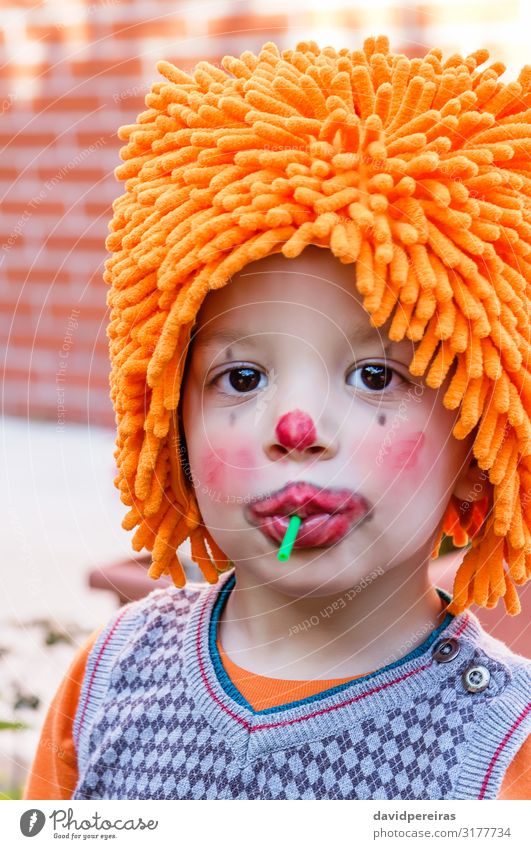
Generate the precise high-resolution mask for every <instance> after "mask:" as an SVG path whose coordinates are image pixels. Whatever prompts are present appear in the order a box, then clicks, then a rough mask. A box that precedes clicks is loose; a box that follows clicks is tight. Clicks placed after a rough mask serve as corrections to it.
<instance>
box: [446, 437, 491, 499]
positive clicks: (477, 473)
mask: <svg viewBox="0 0 531 849" xmlns="http://www.w3.org/2000/svg"><path fill="white" fill-rule="evenodd" d="M452 494H453V495H455V497H456V498H458V499H459V501H468V502H472V501H479V499H480V498H485V496H486V495H487V494H488V473H487V472H486V471H485V470H484V469H480V468H479V466H478V462H477V460H476V458H475V457H474V455H473V454H472V450H470V453H469V454H468V456H467V459H466V461H465V464H464V466H463V469H462V470H461V472H460V474H459V477H458V478H457V480H456V482H455V485H454V489H453V493H452Z"/></svg>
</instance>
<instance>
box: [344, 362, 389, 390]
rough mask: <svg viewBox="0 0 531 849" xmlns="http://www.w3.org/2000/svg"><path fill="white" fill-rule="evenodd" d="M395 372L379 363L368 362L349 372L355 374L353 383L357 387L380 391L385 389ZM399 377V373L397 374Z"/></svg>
mask: <svg viewBox="0 0 531 849" xmlns="http://www.w3.org/2000/svg"><path fill="white" fill-rule="evenodd" d="M394 374H395V371H394V369H392V368H389V367H388V366H384V365H381V364H380V363H370V364H368V365H364V366H360V367H359V368H357V369H354V371H352V372H351V375H356V380H355V382H354V383H353V384H351V385H353V386H354V387H356V388H358V389H369V390H371V391H372V392H381V391H382V390H383V389H385V388H386V387H387V386H388V385H389V383H390V382H391V380H392V379H393V375H394ZM397 377H399V375H397Z"/></svg>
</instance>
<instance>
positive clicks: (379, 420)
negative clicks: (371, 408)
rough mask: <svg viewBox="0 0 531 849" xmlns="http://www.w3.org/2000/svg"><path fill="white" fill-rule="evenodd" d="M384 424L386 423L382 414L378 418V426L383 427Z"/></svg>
mask: <svg viewBox="0 0 531 849" xmlns="http://www.w3.org/2000/svg"><path fill="white" fill-rule="evenodd" d="M385 422H386V419H385V416H384V414H383V413H380V415H379V416H378V424H379V425H384V424H385Z"/></svg>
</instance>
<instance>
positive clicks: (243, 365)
mask: <svg viewBox="0 0 531 849" xmlns="http://www.w3.org/2000/svg"><path fill="white" fill-rule="evenodd" d="M370 366H381V367H382V368H384V369H385V371H386V373H388V372H391V373H392V375H394V376H396V377H398V378H399V379H400V380H401V382H402V383H406V382H407V379H406V378H404V377H403V376H402V375H401V374H400V372H399V371H398V370H397V369H395V368H393V367H392V366H388V365H385V363H380V362H377V361H376V360H374V361H372V360H371V361H370V362H366V363H363V364H362V365H359V366H357V367H356V368H354V369H352V370H351V371H350V372H349V375H351V374H355V373H356V372H357V371H361V370H362V369H364V368H368V367H370ZM244 369H247V370H248V371H254V372H257V373H260V374H264V372H263V371H261V369H259V368H256V367H255V366H251V365H249V364H248V363H240V364H238V365H235V366H231V367H230V368H229V369H225V371H222V372H220V374H218V375H216V376H215V377H214V378H213V379H212V380H211V381H210V384H209V385H210V386H213V385H215V384H217V382H218V381H219V380H220V379H221V378H222V377H224V376H225V375H226V374H231V372H238V371H243V370H244ZM391 380H392V378H391ZM349 385H352V384H349ZM388 387H389V384H387V385H386V386H384V388H383V389H380V390H377V389H376V390H372V389H369V388H368V387H354V388H357V389H360V388H361V389H362V390H363V389H364V390H365V391H366V392H368V393H369V394H371V395H383V394H384V393H385V392H386V390H387V391H388V392H392V391H393V390H392V389H389V388H388ZM259 388H260V387H259V386H258V387H256V388H255V389H251V390H250V391H249V392H238V390H236V389H234V387H232V389H234V391H233V392H223V391H221V392H220V394H221V395H224V396H226V397H230V398H234V397H235V396H237V395H252V394H253V393H254V392H257V391H258V389H259ZM262 388H263V387H262ZM395 388H396V387H395Z"/></svg>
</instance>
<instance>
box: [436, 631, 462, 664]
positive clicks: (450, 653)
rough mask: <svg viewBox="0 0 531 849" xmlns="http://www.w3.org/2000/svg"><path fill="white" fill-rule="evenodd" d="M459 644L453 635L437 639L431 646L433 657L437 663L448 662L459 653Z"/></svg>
mask: <svg viewBox="0 0 531 849" xmlns="http://www.w3.org/2000/svg"><path fill="white" fill-rule="evenodd" d="M459 650H460V645H459V642H458V640H456V639H455V637H445V638H444V639H443V640H439V642H438V643H435V645H434V647H433V659H434V660H436V661H437V663H448V661H449V660H454V659H455V658H456V657H457V655H458V654H459Z"/></svg>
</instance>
